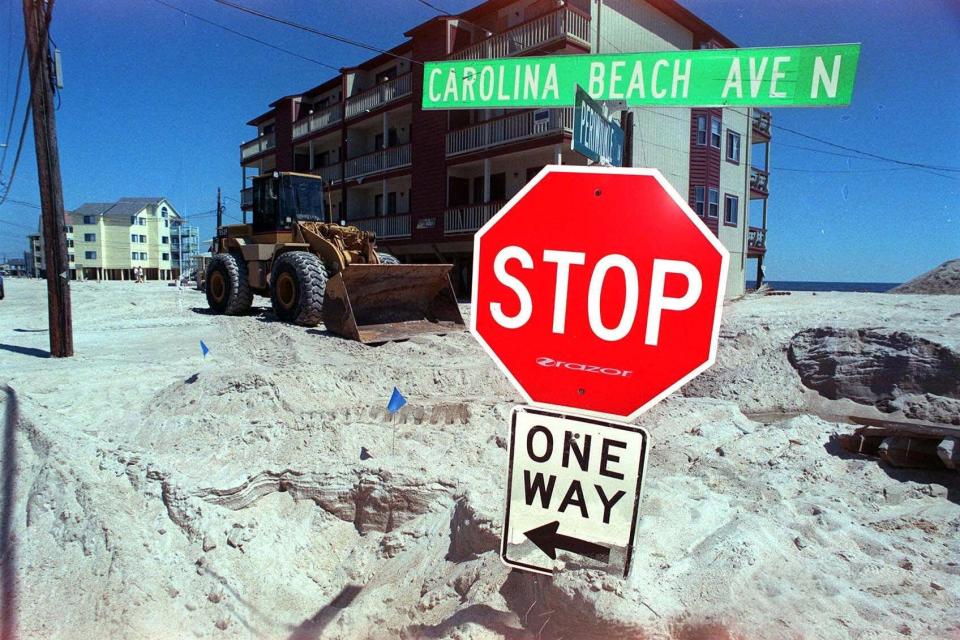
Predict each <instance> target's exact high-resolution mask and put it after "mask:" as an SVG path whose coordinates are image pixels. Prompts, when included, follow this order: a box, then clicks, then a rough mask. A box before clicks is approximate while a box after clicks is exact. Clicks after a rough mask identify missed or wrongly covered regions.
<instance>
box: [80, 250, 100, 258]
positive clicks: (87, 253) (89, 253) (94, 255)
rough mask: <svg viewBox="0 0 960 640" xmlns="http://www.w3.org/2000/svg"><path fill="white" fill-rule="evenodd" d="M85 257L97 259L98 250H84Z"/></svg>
mask: <svg viewBox="0 0 960 640" xmlns="http://www.w3.org/2000/svg"><path fill="white" fill-rule="evenodd" d="M83 257H84V259H85V260H96V259H97V252H96V251H84V252H83Z"/></svg>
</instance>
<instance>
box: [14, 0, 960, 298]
mask: <svg viewBox="0 0 960 640" xmlns="http://www.w3.org/2000/svg"><path fill="white" fill-rule="evenodd" d="M166 1H167V2H169V3H170V4H174V5H177V6H180V7H183V8H184V9H186V10H187V11H190V12H191V13H195V14H198V15H202V16H204V17H206V18H208V19H210V20H213V21H216V22H219V23H221V24H224V25H227V26H229V27H231V28H233V29H236V30H238V31H242V32H245V33H248V34H251V35H255V36H257V37H259V38H261V39H263V40H266V41H269V42H272V43H275V44H278V45H281V46H283V47H285V48H288V49H292V50H294V51H297V52H300V53H302V54H303V55H305V56H307V57H310V58H314V59H316V60H319V61H322V62H326V63H328V64H330V65H332V66H334V67H339V66H347V65H351V64H355V63H357V62H359V61H361V60H363V59H365V58H367V57H369V55H372V54H369V53H368V52H364V51H362V50H359V49H357V48H355V47H352V46H348V45H344V44H339V43H335V42H330V41H327V40H324V39H322V38H319V37H317V36H313V35H310V34H307V33H302V32H298V31H294V30H291V29H289V28H286V27H283V26H281V25H274V24H270V23H267V22H264V21H262V20H260V19H258V18H255V17H252V16H247V15H243V14H239V13H237V12H235V11H234V10H232V9H229V8H227V7H223V6H220V5H217V4H215V3H213V2H212V1H211V0H166ZM243 1H244V3H246V4H247V5H249V6H253V7H259V8H261V9H263V10H265V11H268V12H270V13H273V14H277V15H282V16H286V17H289V18H292V19H294V20H296V21H298V22H302V23H305V24H309V25H312V26H315V27H317V28H320V29H323V30H326V31H330V32H335V33H340V34H343V35H347V36H351V37H354V38H356V39H360V40H363V41H365V42H369V43H371V44H374V45H377V46H382V47H388V46H392V45H394V44H397V43H398V42H400V41H401V39H402V33H403V31H405V30H406V29H408V28H409V27H412V26H414V25H415V24H418V23H420V22H422V21H423V20H426V19H428V18H430V17H432V16H433V15H436V13H435V12H434V11H433V10H431V9H429V8H428V7H427V6H425V5H423V4H421V3H420V2H418V1H417V0H364V1H363V2H357V1H356V0H352V1H351V0H321V1H319V2H296V1H294V0H273V1H270V2H268V1H267V0H243ZM431 2H432V4H435V5H437V6H439V7H442V8H443V9H446V10H448V11H451V12H457V11H460V10H463V9H465V8H468V7H470V6H473V5H475V4H476V0H431ZM683 4H684V5H685V6H686V7H687V8H689V9H690V10H692V11H693V12H694V13H696V14H698V15H699V16H701V17H702V18H703V19H704V20H706V21H707V22H709V23H710V24H712V25H713V26H715V27H716V28H718V29H719V30H720V31H722V32H723V33H725V34H726V35H727V36H729V37H730V38H731V39H733V40H734V41H735V42H737V43H738V44H740V45H741V46H777V45H803V44H818V43H819V44H822V43H839V42H861V43H862V44H863V49H862V53H861V58H860V69H859V71H858V76H857V84H856V88H855V90H854V98H853V104H852V105H851V106H850V107H849V108H846V109H778V110H775V111H774V122H775V124H780V125H783V126H786V127H789V128H791V129H795V130H798V131H802V132H805V133H808V134H811V135H814V136H817V137H820V138H824V139H826V140H830V141H832V142H835V143H837V144H842V145H846V146H850V147H855V148H858V149H863V150H866V151H870V152H872V153H875V154H879V155H885V156H891V157H896V158H901V159H905V160H911V161H919V162H924V163H929V164H932V165H944V166H953V167H956V166H960V153H957V145H958V143H957V141H958V140H960V97H958V96H960V92H958V91H957V89H956V87H957V86H960V66H958V65H956V64H955V61H956V60H957V55H958V53H960V6H958V5H957V4H956V3H954V2H951V1H950V0H917V1H915V2H909V3H900V2H889V1H887V0H845V1H843V2H837V1H836V0H830V1H828V0H803V1H802V2H801V1H799V0H797V1H793V2H770V1H769V0H684V1H683ZM20 7H21V3H20V2H18V1H17V0H4V2H3V4H2V5H0V33H4V35H5V38H3V39H2V40H0V134H2V133H3V132H5V131H6V123H7V121H8V119H9V107H10V104H11V101H12V99H13V88H14V83H15V72H16V64H17V61H18V57H19V52H20V48H21V46H22V33H23V27H22V15H21V9H20ZM360 9H362V11H361V10H360ZM52 34H53V39H54V41H55V42H56V44H57V45H58V47H59V48H60V49H61V51H62V52H63V68H64V81H65V84H66V86H65V88H64V90H63V92H62V95H61V106H60V109H59V111H58V112H57V126H58V134H59V138H60V154H61V158H60V160H61V171H62V175H63V185H64V201H65V204H66V206H67V208H68V209H69V208H73V207H76V206H79V205H80V204H82V203H83V202H93V201H111V200H114V199H116V198H118V197H121V196H129V195H164V196H166V197H168V198H169V199H170V200H171V201H172V202H173V203H174V205H175V206H176V207H178V208H179V209H180V211H181V212H183V213H185V214H186V215H187V216H191V215H196V214H200V213H202V212H206V211H209V210H210V209H212V208H213V207H214V205H215V198H216V189H217V187H218V186H220V187H222V188H223V189H224V193H225V194H226V195H227V196H229V197H231V198H237V197H238V192H239V189H240V181H241V179H240V167H239V150H238V146H239V144H240V143H241V142H243V141H245V140H248V139H250V138H251V137H253V134H254V131H253V129H252V128H251V127H248V126H246V125H245V124H244V123H245V122H246V121H247V120H249V119H250V118H252V117H253V116H255V115H258V114H260V113H262V112H263V111H265V110H266V108H267V105H268V104H269V103H270V102H271V101H272V100H274V99H276V98H277V97H279V96H281V95H284V94H289V93H295V92H297V91H300V90H303V89H307V88H309V87H311V86H314V85H316V84H319V82H321V81H322V80H324V79H326V78H328V77H330V76H331V75H332V74H333V71H331V70H329V69H327V68H325V67H323V66H320V65H318V64H315V63H313V62H308V61H305V60H301V59H299V58H296V57H293V56H289V55H287V54H284V53H281V52H278V51H275V50H273V49H269V48H266V47H263V46H261V45H258V44H255V43H253V42H249V41H247V40H244V39H242V38H240V37H238V36H235V35H233V34H230V33H226V32H224V31H222V30H220V29H217V28H216V27H213V26H210V25H207V24H204V23H202V22H199V21H197V20H195V19H193V18H191V17H184V16H183V15H182V14H181V13H179V12H176V11H173V10H171V9H169V8H167V7H164V6H161V5H160V4H157V3H156V2H155V1H154V0H122V1H118V0H83V1H81V0H58V2H57V3H56V6H55V15H54V24H53V31H52ZM22 101H23V97H21V102H22ZM19 119H20V116H19V115H18V116H17V122H19ZM18 130H19V127H18V126H17V127H16V128H15V133H16V132H17V131H18ZM0 142H2V140H0ZM13 142H14V143H15V140H14V141H13ZM27 142H28V144H27V148H26V150H25V152H24V155H23V158H22V159H21V162H20V168H19V169H18V175H17V177H16V181H15V184H14V187H13V190H12V192H11V196H10V197H11V198H13V199H16V200H22V201H25V202H31V203H39V195H38V193H37V181H36V161H35V159H34V156H33V152H32V132H28V134H27ZM797 147H807V148H814V149H819V150H821V151H828V152H830V153H839V154H846V152H844V151H841V150H839V149H831V148H830V147H826V146H824V145H822V144H819V143H816V142H814V141H811V140H805V139H803V138H800V137H798V136H796V135H792V134H790V133H787V132H784V131H782V130H775V132H774V144H773V147H772V161H771V164H772V166H773V172H772V173H773V176H772V177H771V193H772V195H771V197H770V201H769V222H768V226H769V228H770V236H769V240H768V246H769V249H768V258H767V277H768V278H770V279H774V280H843V281H888V282H893V281H902V280H905V279H908V278H910V277H912V276H914V275H916V274H918V273H920V272H922V271H925V270H927V269H929V268H931V267H933V266H935V265H936V264H939V263H940V262H943V261H944V260H947V259H950V258H955V257H958V256H960V173H953V174H945V175H947V177H942V176H938V175H932V174H931V173H927V172H922V171H916V170H903V169H901V168H897V167H896V166H895V165H891V164H889V163H885V162H879V161H872V160H865V159H857V158H850V157H843V156H841V155H830V154H826V153H821V152H815V151H811V150H809V149H801V148H797ZM12 151H13V150H12V149H11V154H10V155H11V156H12ZM11 160H12V158H11V157H8V160H7V163H8V169H9V163H10V161H11ZM226 204H227V213H228V215H230V216H234V217H239V215H240V211H239V205H237V204H236V203H235V202H234V201H231V200H227V201H226ZM36 219H37V211H36V209H32V208H29V207H24V206H21V205H16V204H9V203H8V204H5V205H3V206H2V207H0V221H4V222H7V223H13V224H4V223H3V222H0V256H2V255H3V254H4V253H6V254H7V255H9V256H15V255H19V252H21V251H22V250H23V249H24V248H25V245H26V241H25V239H24V234H26V233H27V232H28V231H27V229H24V228H22V227H21V226H14V224H15V225H23V226H26V227H29V228H31V229H32V228H35V226H36ZM194 219H195V220H196V222H197V223H198V224H199V225H200V227H201V233H202V235H204V236H205V237H209V236H210V235H212V233H213V216H211V215H209V214H208V215H205V216H198V217H196V218H194Z"/></svg>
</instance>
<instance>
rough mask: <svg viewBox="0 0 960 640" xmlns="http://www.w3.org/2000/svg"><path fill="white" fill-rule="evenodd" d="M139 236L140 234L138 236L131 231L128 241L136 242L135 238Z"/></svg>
mask: <svg viewBox="0 0 960 640" xmlns="http://www.w3.org/2000/svg"><path fill="white" fill-rule="evenodd" d="M139 237H140V236H138V235H137V234H135V233H131V234H130V242H138V240H137V238H139Z"/></svg>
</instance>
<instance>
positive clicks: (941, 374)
mask: <svg viewBox="0 0 960 640" xmlns="http://www.w3.org/2000/svg"><path fill="white" fill-rule="evenodd" d="M788 355H789V358H790V364H792V365H793V367H794V368H795V369H796V370H797V373H799V375H800V379H801V380H802V381H803V384H804V385H805V386H807V387H808V388H810V389H814V390H815V391H817V392H819V393H820V394H822V395H823V396H825V397H827V398H830V399H831V400H838V399H841V398H847V399H850V400H853V401H854V402H857V403H859V404H868V405H873V406H876V407H877V408H878V409H880V410H881V411H886V412H892V411H896V410H898V409H903V408H904V407H905V406H906V405H908V404H909V405H920V404H923V405H925V406H924V407H923V414H924V415H923V418H924V419H927V420H935V421H938V422H951V421H953V420H955V419H956V418H957V417H958V415H960V353H957V352H956V351H954V350H952V349H950V348H948V347H945V346H943V345H940V344H937V343H935V342H931V341H930V340H925V339H923V338H919V337H916V336H913V335H911V334H909V333H905V332H902V331H895V332H890V333H887V332H882V331H876V330H872V329H836V328H833V327H822V328H817V329H806V330H804V331H801V332H799V333H797V334H796V335H795V336H794V337H793V339H792V340H791V341H790V351H789V354H788ZM919 411H920V407H916V408H915V409H914V410H913V413H914V414H916V413H918V412H919ZM913 417H919V416H916V415H914V416H913Z"/></svg>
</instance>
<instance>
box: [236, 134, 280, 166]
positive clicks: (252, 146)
mask: <svg viewBox="0 0 960 640" xmlns="http://www.w3.org/2000/svg"><path fill="white" fill-rule="evenodd" d="M274 146H276V143H275V139H274V136H273V134H272V133H268V134H267V135H265V136H260V137H259V138H255V139H254V140H251V141H250V142H244V143H243V144H242V145H240V159H241V160H246V159H247V158H249V157H251V156H255V155H257V154H258V153H262V152H264V151H267V150H268V149H273V147H274Z"/></svg>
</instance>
